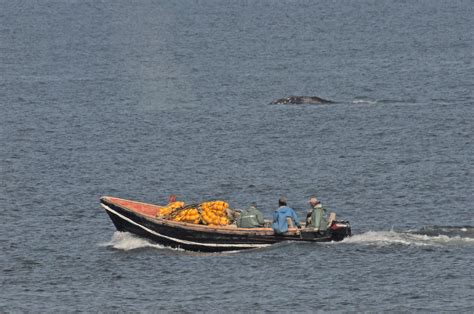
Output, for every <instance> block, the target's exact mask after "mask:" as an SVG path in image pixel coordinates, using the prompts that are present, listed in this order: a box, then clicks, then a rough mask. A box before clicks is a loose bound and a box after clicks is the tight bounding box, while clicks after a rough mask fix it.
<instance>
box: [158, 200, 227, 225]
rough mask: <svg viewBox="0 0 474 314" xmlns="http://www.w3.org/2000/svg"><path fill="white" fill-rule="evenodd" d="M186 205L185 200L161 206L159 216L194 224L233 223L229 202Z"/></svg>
mask: <svg viewBox="0 0 474 314" xmlns="http://www.w3.org/2000/svg"><path fill="white" fill-rule="evenodd" d="M184 205H185V204H184V202H172V203H170V204H168V205H167V206H165V207H161V208H160V209H159V211H158V213H157V216H158V217H159V218H164V219H169V220H172V221H180V222H187V223H192V224H203V225H215V226H226V225H229V224H230V223H231V220H230V219H229V216H228V213H227V209H228V208H229V204H228V203H227V202H224V201H207V202H202V203H200V204H192V205H188V206H184Z"/></svg>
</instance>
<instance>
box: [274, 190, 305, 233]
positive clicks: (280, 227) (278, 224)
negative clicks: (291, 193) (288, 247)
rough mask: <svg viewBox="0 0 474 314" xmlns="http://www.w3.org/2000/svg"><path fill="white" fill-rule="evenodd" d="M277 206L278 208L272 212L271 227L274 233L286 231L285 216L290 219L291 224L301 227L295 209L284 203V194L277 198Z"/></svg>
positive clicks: (286, 222)
mask: <svg viewBox="0 0 474 314" xmlns="http://www.w3.org/2000/svg"><path fill="white" fill-rule="evenodd" d="M278 206H279V207H278V209H277V210H275V211H274V212H273V223H272V228H273V231H275V233H278V234H282V233H285V232H287V231H288V220H287V218H290V219H291V221H292V223H293V226H297V227H298V228H301V225H300V223H299V221H298V217H297V216H296V213H295V211H294V210H293V208H291V207H289V206H288V205H287V204H286V198H285V197H284V196H281V197H280V199H279V200H278Z"/></svg>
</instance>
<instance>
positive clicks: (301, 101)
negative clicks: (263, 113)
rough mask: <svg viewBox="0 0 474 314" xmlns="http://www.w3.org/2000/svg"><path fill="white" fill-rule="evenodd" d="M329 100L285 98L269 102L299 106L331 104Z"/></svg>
mask: <svg viewBox="0 0 474 314" xmlns="http://www.w3.org/2000/svg"><path fill="white" fill-rule="evenodd" d="M331 103H334V102H333V101H331V100H327V99H324V98H321V97H318V96H287V97H284V98H280V99H275V100H274V101H272V102H271V104H273V105H286V104H292V105H301V104H331Z"/></svg>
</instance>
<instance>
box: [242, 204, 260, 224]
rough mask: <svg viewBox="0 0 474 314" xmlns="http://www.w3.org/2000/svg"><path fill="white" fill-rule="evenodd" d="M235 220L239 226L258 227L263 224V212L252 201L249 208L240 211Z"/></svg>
mask: <svg viewBox="0 0 474 314" xmlns="http://www.w3.org/2000/svg"><path fill="white" fill-rule="evenodd" d="M236 222H237V227H239V228H259V227H262V226H263V224H264V220H263V214H262V212H261V211H259V210H258V209H257V204H256V203H252V205H251V206H250V207H249V208H247V209H244V210H243V211H242V213H241V214H240V217H238V218H237V220H236Z"/></svg>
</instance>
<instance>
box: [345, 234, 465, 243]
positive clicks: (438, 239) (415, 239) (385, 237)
mask: <svg viewBox="0 0 474 314" xmlns="http://www.w3.org/2000/svg"><path fill="white" fill-rule="evenodd" d="M342 242H343V243H362V244H369V245H376V246H388V245H413V246H445V245H472V244H474V239H473V238H464V237H460V236H455V237H448V236H446V235H438V236H428V235H422V234H413V233H403V232H402V233H399V232H395V231H369V232H365V233H362V234H358V235H354V236H352V237H349V238H346V239H344V240H343V241H342Z"/></svg>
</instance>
